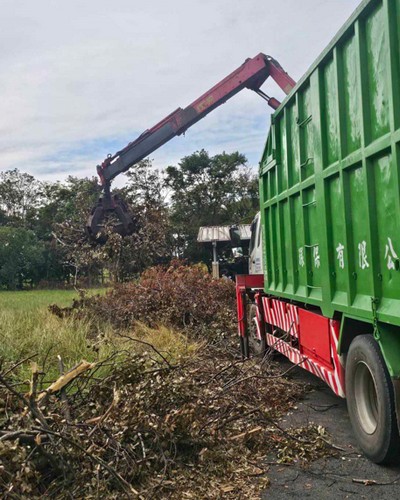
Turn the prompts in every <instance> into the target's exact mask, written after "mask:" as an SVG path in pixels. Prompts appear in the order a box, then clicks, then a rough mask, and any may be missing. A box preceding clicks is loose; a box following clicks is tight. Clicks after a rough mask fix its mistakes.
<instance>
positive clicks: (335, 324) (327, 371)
mask: <svg viewBox="0 0 400 500" xmlns="http://www.w3.org/2000/svg"><path fill="white" fill-rule="evenodd" d="M258 304H261V305H262V310H261V311H260V316H263V320H264V321H265V323H267V324H270V325H272V326H273V327H275V328H276V329H275V330H274V331H273V332H272V333H269V332H268V331H266V332H265V335H266V341H267V344H268V345H269V346H270V347H272V348H273V349H275V350H277V351H279V352H280V353H281V354H283V355H284V356H286V357H287V358H288V359H289V360H290V361H291V362H292V363H294V364H296V365H298V366H301V367H302V368H304V369H305V370H307V371H309V372H311V373H313V374H314V375H316V376H317V377H319V378H320V379H322V380H324V381H325V382H326V383H327V384H328V385H329V387H330V388H331V389H332V390H333V392H334V393H335V394H336V395H337V396H340V397H342V398H344V397H345V384H344V367H343V365H342V361H341V358H340V356H339V355H338V353H337V345H338V339H339V331H340V322H339V321H336V320H333V319H329V318H325V317H324V316H322V315H321V314H317V313H313V312H311V311H308V310H304V309H302V308H300V307H298V306H296V305H293V304H289V303H287V302H285V301H282V300H278V299H271V298H269V297H262V298H261V301H260V300H259V301H258ZM303 311H304V312H306V316H305V315H304V314H303ZM258 317H259V316H258V315H257V318H258ZM305 317H307V324H305V323H302V319H303V321H304V318H305ZM313 322H314V325H315V328H313V329H312V330H310V327H311V326H312V323H313ZM302 327H303V338H304V340H305V342H304V345H303V343H302ZM258 328H259V329H260V332H262V331H263V325H262V323H261V322H260V323H259V325H258ZM323 331H326V334H327V336H328V337H327V345H328V348H329V353H330V360H329V361H328V360H326V359H325V358H324V357H322V356H320V353H319V351H318V349H316V350H315V352H313V351H312V349H310V348H309V347H310V346H309V344H310V343H309V341H308V339H307V337H308V335H307V334H309V333H310V332H311V333H312V336H313V337H314V338H315V337H318V335H319V334H321V336H322V334H323ZM277 333H286V334H287V335H286V336H283V338H282V335H280V336H277ZM306 339H307V342H306ZM305 345H307V347H308V348H306V347H305ZM316 345H317V346H318V343H316ZM325 349H326V348H325ZM325 354H326V353H325Z"/></svg>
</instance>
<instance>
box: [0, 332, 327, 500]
mask: <svg viewBox="0 0 400 500" xmlns="http://www.w3.org/2000/svg"><path fill="white" fill-rule="evenodd" d="M132 342H134V340H133V339H132ZM156 351H157V350H156V349H155V350H154V349H151V348H149V349H148V352H142V353H141V354H132V351H129V352H128V349H127V350H126V352H116V353H115V354H114V355H113V356H111V357H110V358H109V359H108V360H106V361H104V362H102V363H98V364H96V365H94V364H89V363H86V362H82V363H80V364H79V365H77V366H76V367H74V368H73V369H72V370H70V371H69V372H67V373H65V374H63V375H62V376H60V378H59V379H58V380H57V381H55V383H53V384H51V385H50V386H49V387H48V388H47V390H46V391H39V390H38V384H37V381H38V377H39V375H40V372H39V370H38V368H37V366H36V365H35V364H34V365H33V369H32V379H31V381H30V390H29V392H28V393H25V394H24V393H22V392H19V391H18V390H17V387H18V385H16V383H15V380H13V377H12V374H13V370H14V369H15V368H16V365H14V366H11V367H8V368H6V367H3V369H2V372H1V375H0V387H1V392H2V394H1V395H2V396H3V398H4V402H3V403H2V404H3V405H4V407H3V408H2V414H3V417H2V419H1V422H0V462H1V466H0V493H1V496H2V498H18V497H19V496H29V497H30V498H39V497H41V496H44V495H45V496H49V497H51V498H65V497H66V495H67V494H66V492H68V494H69V495H70V496H71V498H117V497H121V495H122V497H124V498H144V499H145V498H146V499H147V498H155V497H157V498H220V497H222V496H224V498H238V497H239V496H240V497H241V498H254V497H256V496H257V493H258V492H259V490H260V489H262V488H265V487H266V485H267V484H268V479H267V476H266V469H265V468H264V466H263V460H262V459H263V457H264V456H265V455H266V454H267V453H269V452H270V451H272V450H276V449H277V448H278V449H279V443H280V442H281V441H282V442H283V443H284V445H285V446H287V445H288V442H289V443H290V440H291V439H293V442H294V443H295V444H296V445H297V448H299V449H301V450H304V447H305V446H306V445H307V446H308V447H309V448H310V447H311V448H315V449H317V448H318V449H320V450H321V452H323V450H325V451H324V452H326V446H324V442H323V441H322V440H321V439H319V436H318V435H315V436H313V437H312V442H310V441H309V438H308V437H307V433H306V432H304V434H303V437H302V436H301V435H293V437H292V435H291V433H290V432H288V431H285V430H283V429H281V428H280V427H279V425H278V424H277V421H278V417H279V416H280V415H282V413H283V412H286V411H287V410H288V409H289V408H290V407H291V406H292V405H293V404H294V403H295V401H296V399H297V398H298V397H299V395H300V394H301V392H302V391H303V389H304V388H302V387H300V386H298V385H296V384H295V383H294V382H293V381H289V380H287V379H286V378H285V377H282V376H281V374H280V373H279V372H278V371H277V367H274V368H273V367H271V366H270V365H269V364H265V363H264V368H263V369H261V368H260V364H259V362H258V363H257V362H256V361H254V360H248V361H241V360H239V359H237V358H236V357H235V356H234V355H233V352H232V351H231V348H230V347H228V346H226V345H224V346H222V345H218V344H217V345H216V344H214V345H210V344H209V345H207V346H203V347H202V348H201V349H200V350H199V352H197V354H196V355H195V356H192V357H191V358H188V359H186V360H182V361H181V362H179V363H178V364H171V363H170V362H169V361H168V360H167V358H166V357H165V356H164V355H162V354H161V353H157V352H156ZM299 442H300V443H303V446H301V447H299ZM316 444H318V446H316ZM297 448H296V446H294V449H297Z"/></svg>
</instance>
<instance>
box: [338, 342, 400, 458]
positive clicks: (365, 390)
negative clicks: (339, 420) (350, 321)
mask: <svg viewBox="0 0 400 500" xmlns="http://www.w3.org/2000/svg"><path fill="white" fill-rule="evenodd" d="M346 398H347V408H348V412H349V416H350V421H351V424H352V427H353V431H354V434H355V436H356V438H357V442H358V444H359V446H360V448H361V450H362V451H363V452H364V454H365V455H366V456H367V457H368V458H369V459H370V460H372V461H373V462H375V463H377V464H384V463H390V462H393V461H394V460H395V459H396V458H398V454H399V449H400V446H399V444H400V438H399V431H398V428H397V420H396V411H395V402H394V392H393V386H392V381H391V380H390V376H389V372H388V370H387V367H386V364H385V361H384V359H383V356H382V353H381V350H380V348H379V345H378V343H377V342H376V340H375V339H374V338H373V337H372V335H359V336H357V337H356V338H355V339H354V340H353V342H352V343H351V345H350V349H349V352H348V356H347V362H346Z"/></svg>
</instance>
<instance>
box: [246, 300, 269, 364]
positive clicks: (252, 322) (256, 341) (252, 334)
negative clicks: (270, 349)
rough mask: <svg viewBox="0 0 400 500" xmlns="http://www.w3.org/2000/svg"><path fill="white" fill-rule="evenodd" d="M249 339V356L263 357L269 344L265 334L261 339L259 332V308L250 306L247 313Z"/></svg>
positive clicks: (254, 305) (262, 334)
mask: <svg viewBox="0 0 400 500" xmlns="http://www.w3.org/2000/svg"><path fill="white" fill-rule="evenodd" d="M247 337H248V345H249V355H250V356H257V357H262V356H264V354H265V351H266V349H267V342H266V339H265V334H264V332H261V339H260V338H259V336H258V332H257V306H256V304H249V306H248V311H247Z"/></svg>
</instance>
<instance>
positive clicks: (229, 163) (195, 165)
mask: <svg viewBox="0 0 400 500" xmlns="http://www.w3.org/2000/svg"><path fill="white" fill-rule="evenodd" d="M246 161H247V160H246V158H245V156H243V155H241V154H240V153H238V152H235V153H231V154H228V153H225V152H224V153H222V154H217V155H215V156H212V157H211V156H210V155H209V154H208V153H207V151H205V150H204V149H202V150H201V151H197V152H195V153H193V154H191V155H189V156H186V157H184V158H183V159H182V160H181V161H180V163H179V164H178V166H170V167H168V168H167V169H166V181H165V182H166V185H167V186H168V187H169V188H170V189H171V191H172V194H171V200H172V206H171V220H172V225H173V227H174V230H175V231H176V233H177V238H178V243H179V244H178V247H179V254H180V255H181V256H183V257H185V258H188V259H190V260H191V261H199V260H205V259H207V257H206V255H207V254H208V253H209V252H207V254H205V252H204V249H203V248H202V247H201V246H200V245H198V243H197V240H196V238H197V233H198V230H199V227H200V226H214V225H223V224H226V225H230V224H233V223H235V222H238V221H240V220H242V219H244V218H247V219H248V221H251V219H252V218H253V217H254V215H255V213H256V212H257V210H258V189H257V180H256V177H255V176H254V175H252V173H251V170H250V169H249V168H247V167H246Z"/></svg>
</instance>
